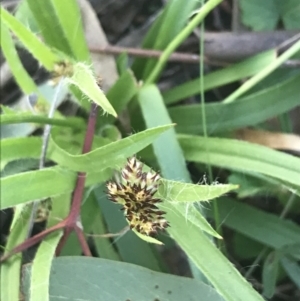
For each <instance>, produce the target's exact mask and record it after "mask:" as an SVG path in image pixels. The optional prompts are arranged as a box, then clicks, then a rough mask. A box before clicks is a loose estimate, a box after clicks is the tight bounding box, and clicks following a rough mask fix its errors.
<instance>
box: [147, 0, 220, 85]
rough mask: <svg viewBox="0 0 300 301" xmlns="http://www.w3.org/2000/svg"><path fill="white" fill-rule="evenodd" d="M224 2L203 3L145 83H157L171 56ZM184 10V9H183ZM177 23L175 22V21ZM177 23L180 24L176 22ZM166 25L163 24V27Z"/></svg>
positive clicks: (218, 0)
mask: <svg viewBox="0 0 300 301" xmlns="http://www.w3.org/2000/svg"><path fill="white" fill-rule="evenodd" d="M220 2H222V0H208V1H207V2H205V3H203V5H202V6H201V8H200V9H199V10H198V11H197V12H196V14H195V16H193V17H192V19H191V20H190V21H189V22H188V23H187V25H186V26H185V27H184V28H183V29H182V30H181V31H180V32H179V33H178V34H177V35H176V36H175V37H174V38H173V39H172V41H171V42H170V43H169V44H168V45H167V46H166V47H165V49H164V50H163V52H162V54H161V56H160V57H159V59H158V61H157V62H156V64H155V66H154V68H153V70H152V71H151V73H150V74H149V75H148V76H147V78H146V80H145V83H147V84H151V83H154V82H155V81H157V79H158V77H159V75H160V74H161V72H162V71H163V68H164V66H165V65H166V64H167V61H168V58H169V57H170V55H171V54H172V53H173V52H174V51H175V50H176V49H177V48H178V47H179V46H180V44H181V43H183V42H184V41H185V40H186V39H187V38H188V36H189V35H190V34H191V33H192V32H193V30H194V29H195V28H196V27H197V26H198V25H199V24H200V23H201V22H202V21H203V19H204V18H205V17H206V16H207V14H208V13H209V12H210V11H212V10H213V9H214V8H215V7H216V6H217V5H218V4H220ZM181 9H182V8H181ZM174 21H175V20H174ZM176 22H178V21H177V20H176ZM163 25H164V24H162V27H163Z"/></svg>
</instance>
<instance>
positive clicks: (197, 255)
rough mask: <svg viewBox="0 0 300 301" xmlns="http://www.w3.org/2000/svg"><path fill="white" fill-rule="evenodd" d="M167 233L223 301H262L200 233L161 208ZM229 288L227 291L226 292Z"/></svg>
mask: <svg viewBox="0 0 300 301" xmlns="http://www.w3.org/2000/svg"><path fill="white" fill-rule="evenodd" d="M165 210H166V211H167V220H168V221H169V222H170V224H171V227H170V228H169V230H168V232H169V233H170V235H171V236H172V237H173V238H174V239H175V240H176V242H177V243H178V244H179V246H180V247H181V248H182V249H183V250H184V251H185V253H186V254H188V256H189V257H190V259H191V260H192V261H193V262H194V263H195V265H196V266H197V267H198V268H199V269H200V270H201V271H202V273H203V274H204V275H205V276H206V277H207V279H208V280H209V281H210V282H211V283H212V285H213V286H214V287H215V289H216V290H217V292H218V293H219V294H220V295H221V296H223V298H224V300H226V301H244V300H247V301H263V298H262V297H261V296H260V295H259V294H258V293H257V292H256V291H255V290H254V289H253V288H252V286H251V285H250V284H249V283H248V282H247V281H246V280H245V279H244V278H243V276H242V275H240V273H239V272H238V271H237V269H236V268H235V267H234V266H233V265H232V264H231V263H230V261H229V260H228V259H227V258H226V257H225V256H224V255H223V254H222V253H221V251H220V250H218V249H217V248H216V247H215V246H214V245H213V244H212V242H211V241H210V240H209V239H208V238H207V236H206V235H205V233H204V232H202V231H199V229H198V228H197V227H196V226H195V225H194V224H191V223H187V222H185V221H184V220H183V219H182V217H181V214H180V213H179V212H178V211H177V210H176V207H172V208H165ZM229 287H230V290H228V288H229Z"/></svg>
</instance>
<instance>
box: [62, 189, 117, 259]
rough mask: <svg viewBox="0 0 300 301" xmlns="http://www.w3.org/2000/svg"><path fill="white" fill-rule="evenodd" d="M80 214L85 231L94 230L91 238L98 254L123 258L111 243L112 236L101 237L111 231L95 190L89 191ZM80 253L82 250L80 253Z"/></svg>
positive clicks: (111, 257)
mask: <svg viewBox="0 0 300 301" xmlns="http://www.w3.org/2000/svg"><path fill="white" fill-rule="evenodd" d="M103 188H104V187H103ZM99 190H100V189H99ZM103 195H104V194H103ZM80 215H81V219H82V225H83V227H84V233H91V232H92V234H93V235H95V236H93V237H91V238H92V239H93V242H94V245H95V248H96V250H97V253H98V256H99V257H101V258H105V259H110V260H118V261H119V260H121V258H120V255H119V254H118V252H117V250H116V248H115V246H114V245H113V244H112V243H111V238H109V237H101V235H103V234H107V233H108V232H109V231H108V229H107V225H106V223H105V220H104V216H103V212H101V210H100V208H99V206H98V202H97V198H96V196H95V193H94V190H93V191H92V192H91V193H89V195H88V197H87V199H86V201H85V202H84V204H83V205H82V207H81V213H80ZM75 239H76V242H78V238H77V237H75ZM64 250H65V248H64ZM80 251H81V250H80ZM80 254H81V252H80V253H79V254H78V255H80Z"/></svg>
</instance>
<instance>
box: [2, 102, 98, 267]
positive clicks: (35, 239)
mask: <svg viewBox="0 0 300 301" xmlns="http://www.w3.org/2000/svg"><path fill="white" fill-rule="evenodd" d="M98 108H99V107H98V105H97V104H95V103H92V105H91V110H90V115H89V120H88V126H87V130H86V135H85V140H84V145H83V148H82V152H83V153H87V152H89V151H90V150H91V147H92V143H93V137H94V133H95V128H96V121H97V113H98ZM85 179H86V174H85V173H81V172H79V173H78V175H77V182H76V186H75V189H74V193H73V199H72V204H71V209H70V212H69V214H68V216H67V217H66V218H65V219H64V220H63V221H61V222H59V223H58V224H56V225H55V226H53V227H51V228H48V229H46V230H44V231H42V232H40V233H39V234H37V235H35V236H32V237H30V238H28V239H26V240H25V241H24V242H23V243H21V244H19V245H18V246H16V247H15V248H13V249H12V250H10V251H9V252H7V253H6V254H5V255H3V256H2V257H1V258H0V263H2V262H4V261H6V260H7V259H8V258H9V257H10V256H12V255H14V254H16V253H19V252H22V251H24V250H26V249H28V248H29V247H31V246H33V245H35V244H37V243H39V242H40V241H42V240H43V239H44V238H45V237H46V236H48V235H49V234H50V233H52V232H54V231H57V230H60V229H64V235H63V237H62V238H61V240H60V242H59V244H58V246H57V250H56V251H57V253H58V254H59V253H60V251H61V249H62V248H63V246H64V244H65V242H66V241H67V238H68V236H69V234H70V233H71V232H72V231H75V233H76V235H77V237H78V240H79V243H80V246H81V247H82V251H83V253H84V254H85V255H86V256H91V252H90V250H89V247H88V244H87V242H86V240H85V237H84V234H83V230H82V228H81V227H79V225H78V223H80V207H81V202H82V196H83V191H84V184H85Z"/></svg>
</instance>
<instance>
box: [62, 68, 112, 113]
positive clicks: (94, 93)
mask: <svg viewBox="0 0 300 301" xmlns="http://www.w3.org/2000/svg"><path fill="white" fill-rule="evenodd" d="M66 80H67V81H68V82H69V83H70V84H73V85H75V86H77V87H78V88H79V89H80V90H81V91H82V92H83V93H84V94H85V95H86V96H87V97H88V98H90V99H91V100H92V101H94V102H95V103H96V104H98V105H99V106H100V107H101V108H102V109H103V111H104V112H106V113H109V114H111V115H113V116H114V117H117V113H116V111H115V110H114V108H113V107H112V105H111V104H110V103H109V101H108V100H107V98H106V96H105V94H104V92H103V91H102V90H101V89H100V87H99V85H98V84H97V81H96V78H95V75H94V74H93V72H92V70H91V69H90V68H89V67H88V65H85V64H83V63H76V64H75V65H74V66H73V75H72V76H71V77H69V78H67V79H66Z"/></svg>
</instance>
